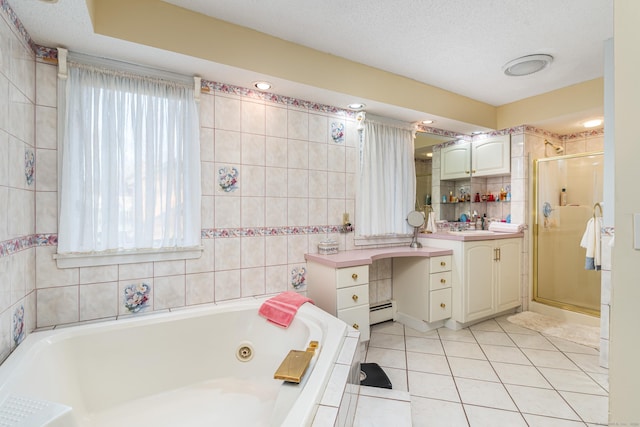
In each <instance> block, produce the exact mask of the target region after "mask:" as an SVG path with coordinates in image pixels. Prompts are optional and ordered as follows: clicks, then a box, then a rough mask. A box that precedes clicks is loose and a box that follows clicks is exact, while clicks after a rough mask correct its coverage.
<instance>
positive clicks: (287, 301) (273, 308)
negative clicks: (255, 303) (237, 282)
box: [258, 291, 313, 328]
mask: <svg viewBox="0 0 640 427" xmlns="http://www.w3.org/2000/svg"><path fill="white" fill-rule="evenodd" d="M305 302H310V303H311V304H313V301H311V299H310V298H307V297H305V296H304V295H300V294H299V293H297V292H293V291H287V292H283V293H281V294H279V295H276V296H275V297H273V298H269V299H268V300H266V301H265V302H264V303H262V305H261V306H260V310H258V313H259V314H260V315H261V316H262V317H265V318H266V319H267V320H268V321H270V322H272V323H275V324H276V325H278V326H282V327H285V328H286V327H288V326H289V325H290V324H291V322H292V321H293V318H294V316H295V315H296V313H297V311H298V308H300V306H301V305H302V304H304V303H305Z"/></svg>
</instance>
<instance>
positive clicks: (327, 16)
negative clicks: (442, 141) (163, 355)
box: [165, 0, 613, 106]
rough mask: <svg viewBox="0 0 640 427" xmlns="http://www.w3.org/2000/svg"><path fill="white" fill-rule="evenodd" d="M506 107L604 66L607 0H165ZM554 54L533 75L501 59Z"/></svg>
mask: <svg viewBox="0 0 640 427" xmlns="http://www.w3.org/2000/svg"><path fill="white" fill-rule="evenodd" d="M165 1H167V2H168V3H172V4H175V5H178V6H181V7H184V8H187V9H191V10H194V11H198V12H200V13H203V14H206V15H209V16H212V17H216V18H219V19H222V20H224V21H229V22H232V23H235V24H238V25H242V26H245V27H249V28H253V29H256V30H258V31H261V32H264V33H267V34H270V35H274V36H277V37H279V38H282V39H285V40H287V41H292V42H295V43H297V44H301V45H304V46H308V47H312V48H314V49H317V50H320V51H322V52H327V53H331V54H334V55H337V56H341V57H344V58H348V59H351V60H354V61H356V62H360V63H363V64H367V65H371V66H373V67H376V68H379V69H382V70H385V71H390V72H393V73H396V74H399V75H402V76H406V77H410V78H412V79H414V80H417V81H420V82H423V83H427V84H430V85H433V86H437V87H440V88H443V89H446V90H448V91H451V92H454V93H458V94H462V95H465V96H468V97H469V98H473V99H476V100H479V101H482V102H486V103H488V104H491V105H494V106H499V105H503V104H506V103H510V102H513V101H517V100H519V99H522V98H527V97H530V96H533V95H537V94H540V93H544V92H549V91H552V90H555V89H558V88H561V87H565V86H569V85H572V84H575V83H579V82H582V81H586V80H591V79H594V78H596V77H601V76H602V75H603V54H602V50H603V45H602V42H603V41H604V40H606V39H607V38H609V37H612V36H613V2H612V1H607V0H562V1H558V0H483V1H478V0H448V1H447V0H394V1H388V0H370V1H367V2H363V1H348V2H345V1H342V0H323V1H314V0H278V1H275V2H274V1H258V0H216V1H210V0H165ZM537 53H547V54H551V55H553V56H554V57H555V61H554V63H553V67H552V68H549V69H547V70H545V71H544V72H542V73H540V74H538V75H535V76H530V77H525V78H520V79H518V78H512V77H507V76H505V75H504V74H503V73H502V66H503V65H504V64H505V63H507V62H508V61H510V60H512V59H515V58H518V57H520V56H523V55H531V54H537Z"/></svg>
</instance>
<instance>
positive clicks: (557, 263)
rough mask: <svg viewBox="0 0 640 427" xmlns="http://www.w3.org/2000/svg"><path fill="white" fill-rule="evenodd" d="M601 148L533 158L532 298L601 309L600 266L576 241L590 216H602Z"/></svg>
mask: <svg viewBox="0 0 640 427" xmlns="http://www.w3.org/2000/svg"><path fill="white" fill-rule="evenodd" d="M603 164H604V155H603V153H602V152H597V153H584V154H578V155H568V156H559V157H551V158H545V159H538V160H536V161H535V162H534V174H535V185H534V200H535V205H536V206H535V215H534V227H533V230H534V233H533V238H534V241H533V300H534V301H536V302H539V303H542V304H546V305H549V306H553V307H557V308H561V309H564V310H570V311H573V312H578V313H582V314H588V315H591V316H599V315H600V271H597V270H587V269H585V252H586V250H585V249H584V248H582V247H580V241H581V239H582V235H583V234H584V231H585V229H586V226H587V223H588V222H589V219H591V218H593V217H595V216H602V210H601V201H602V192H603V185H602V182H603Z"/></svg>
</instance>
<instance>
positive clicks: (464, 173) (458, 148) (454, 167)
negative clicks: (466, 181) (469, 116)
mask: <svg viewBox="0 0 640 427" xmlns="http://www.w3.org/2000/svg"><path fill="white" fill-rule="evenodd" d="M470 165H471V143H470V142H466V141H465V142H459V143H457V144H455V145H449V146H448V147H444V148H442V149H441V150H440V179H460V178H468V177H469V176H470V172H471V166H470Z"/></svg>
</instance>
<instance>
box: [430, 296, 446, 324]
mask: <svg viewBox="0 0 640 427" xmlns="http://www.w3.org/2000/svg"><path fill="white" fill-rule="evenodd" d="M429 296H430V298H429V322H435V321H437V320H442V319H447V318H449V317H451V288H446V289H440V290H437V291H431V293H430V294H429Z"/></svg>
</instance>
